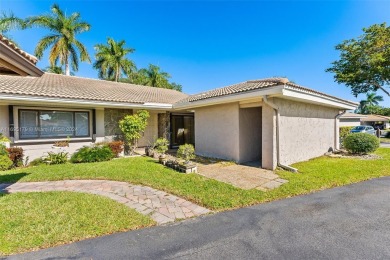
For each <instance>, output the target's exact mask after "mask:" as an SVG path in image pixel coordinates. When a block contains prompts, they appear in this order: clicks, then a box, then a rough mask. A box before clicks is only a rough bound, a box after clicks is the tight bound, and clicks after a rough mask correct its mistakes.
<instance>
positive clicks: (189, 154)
mask: <svg viewBox="0 0 390 260" xmlns="http://www.w3.org/2000/svg"><path fill="white" fill-rule="evenodd" d="M177 156H178V157H179V158H182V159H184V160H185V163H189V162H190V160H191V159H195V148H194V146H193V145H192V144H183V145H180V146H179V149H178V150H177Z"/></svg>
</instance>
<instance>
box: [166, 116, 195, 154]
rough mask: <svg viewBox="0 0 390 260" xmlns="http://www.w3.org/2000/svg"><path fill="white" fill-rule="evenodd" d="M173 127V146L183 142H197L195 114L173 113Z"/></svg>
mask: <svg viewBox="0 0 390 260" xmlns="http://www.w3.org/2000/svg"><path fill="white" fill-rule="evenodd" d="M171 127H172V135H171V146H172V147H178V146H180V145H182V144H195V135H194V116H193V115H172V116H171Z"/></svg>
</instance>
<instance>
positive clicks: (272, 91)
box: [173, 85, 283, 109]
mask: <svg viewBox="0 0 390 260" xmlns="http://www.w3.org/2000/svg"><path fill="white" fill-rule="evenodd" d="M282 93H283V85H278V86H275V87H272V88H264V89H256V90H252V91H247V92H238V93H234V94H230V95H225V96H217V97H212V98H206V99H203V100H198V101H193V102H185V103H175V104H173V108H174V109H193V108H199V107H206V106H213V105H219V104H225V103H232V102H239V101H246V100H251V99H256V98H259V97H262V96H264V95H280V94H282Z"/></svg>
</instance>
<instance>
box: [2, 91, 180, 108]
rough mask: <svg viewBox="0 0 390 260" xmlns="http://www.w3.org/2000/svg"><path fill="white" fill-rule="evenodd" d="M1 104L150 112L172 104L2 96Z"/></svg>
mask: <svg viewBox="0 0 390 260" xmlns="http://www.w3.org/2000/svg"><path fill="white" fill-rule="evenodd" d="M0 102H5V103H9V104H10V103H12V104H24V105H27V104H31V105H43V104H44V105H55V106H60V105H64V106H78V107H89V108H99V107H101V108H104V107H107V108H134V109H150V110H170V109H172V105H171V104H164V103H143V104H141V103H130V102H129V103H123V102H110V101H95V100H85V99H71V98H52V97H37V96H27V95H13V94H0Z"/></svg>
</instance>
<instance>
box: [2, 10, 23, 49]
mask: <svg viewBox="0 0 390 260" xmlns="http://www.w3.org/2000/svg"><path fill="white" fill-rule="evenodd" d="M25 27H26V22H25V21H24V20H23V19H21V18H18V17H16V16H15V15H14V14H13V13H12V12H10V13H8V14H7V13H6V12H2V13H1V15H0V34H1V35H4V36H5V37H7V38H8V40H10V41H11V42H12V43H14V44H15V45H17V44H16V43H15V42H14V41H13V40H12V37H11V36H10V35H9V33H8V32H9V31H11V30H15V29H24V28H25Z"/></svg>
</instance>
